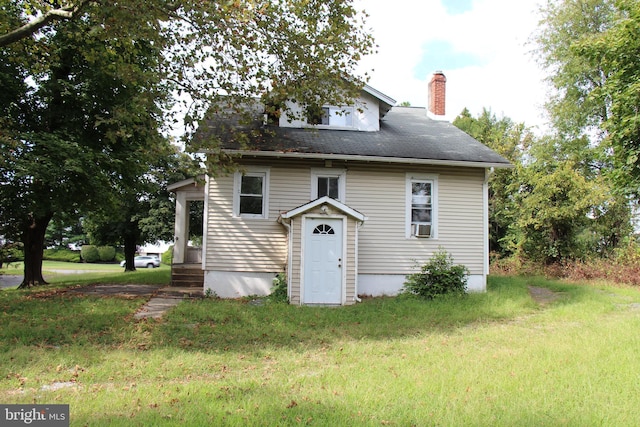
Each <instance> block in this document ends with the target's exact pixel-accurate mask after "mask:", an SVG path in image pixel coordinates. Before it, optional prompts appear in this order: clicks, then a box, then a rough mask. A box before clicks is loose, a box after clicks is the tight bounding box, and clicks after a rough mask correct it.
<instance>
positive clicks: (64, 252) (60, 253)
mask: <svg viewBox="0 0 640 427" xmlns="http://www.w3.org/2000/svg"><path fill="white" fill-rule="evenodd" d="M42 259H43V260H49V261H63V262H81V260H82V259H81V253H80V251H74V250H71V249H45V250H44V254H43V257H42Z"/></svg>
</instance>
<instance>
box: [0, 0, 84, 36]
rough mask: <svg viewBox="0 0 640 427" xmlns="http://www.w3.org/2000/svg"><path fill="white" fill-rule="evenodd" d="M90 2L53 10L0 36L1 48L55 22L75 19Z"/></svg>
mask: <svg viewBox="0 0 640 427" xmlns="http://www.w3.org/2000/svg"><path fill="white" fill-rule="evenodd" d="M88 2H89V0H82V1H79V2H78V3H77V4H75V5H70V6H66V7H63V8H59V9H51V10H49V11H47V12H46V13H43V14H42V16H39V17H37V18H35V19H33V20H32V21H29V22H28V23H26V24H24V25H23V26H22V27H20V28H16V29H15V30H13V31H10V32H9V33H7V34H3V35H0V47H5V46H8V45H10V44H11V43H15V42H17V41H20V40H22V39H24V38H27V37H29V36H31V35H32V34H34V33H35V32H36V31H38V30H40V29H41V28H44V27H46V26H47V25H49V24H50V23H51V22H53V21H61V20H66V19H73V18H75V17H76V16H77V15H78V13H79V12H80V9H82V7H83V6H84V5H85V4H87V3H88Z"/></svg>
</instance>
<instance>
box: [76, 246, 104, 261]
mask: <svg viewBox="0 0 640 427" xmlns="http://www.w3.org/2000/svg"><path fill="white" fill-rule="evenodd" d="M80 254H81V255H82V259H83V260H84V262H98V261H100V253H99V252H98V248H97V247H96V246H93V245H83V246H82V249H81V250H80Z"/></svg>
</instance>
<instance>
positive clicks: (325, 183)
mask: <svg viewBox="0 0 640 427" xmlns="http://www.w3.org/2000/svg"><path fill="white" fill-rule="evenodd" d="M339 179H340V178H338V177H337V176H319V177H318V197H324V196H329V197H331V198H332V199H336V200H337V199H338V197H340V196H339V194H338V184H339Z"/></svg>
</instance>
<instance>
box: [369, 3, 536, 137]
mask: <svg viewBox="0 0 640 427" xmlns="http://www.w3.org/2000/svg"><path fill="white" fill-rule="evenodd" d="M356 6H357V7H358V8H361V9H365V10H366V11H367V12H368V13H369V15H370V17H369V19H368V20H367V23H368V25H369V26H370V27H371V29H372V31H373V34H374V37H375V38H376V42H377V44H378V45H379V52H378V53H377V54H376V55H373V56H371V57H368V58H366V59H365V60H364V61H363V63H362V70H371V69H374V71H373V72H372V73H371V80H370V82H369V84H370V85H371V86H373V87H375V88H376V89H378V90H380V91H381V92H383V93H385V94H386V95H388V96H391V97H392V98H394V99H396V100H397V101H398V102H403V101H408V102H410V103H411V105H414V106H426V104H427V84H428V81H429V80H430V79H431V73H432V72H433V71H435V70H442V71H443V72H444V73H445V75H446V76H447V118H448V119H449V120H453V119H454V118H455V116H456V115H457V114H459V113H460V111H462V109H463V108H464V107H467V108H468V109H469V110H470V111H471V113H472V114H473V115H477V114H478V113H480V112H481V111H482V108H483V107H486V108H490V109H491V110H492V111H493V112H494V113H496V114H497V115H498V116H502V115H504V116H508V117H510V118H512V119H513V120H515V121H517V122H525V123H526V124H527V125H530V126H541V125H542V124H543V122H544V120H543V116H542V114H543V110H542V104H543V103H544V101H545V94H546V87H545V86H544V84H543V83H542V81H541V80H542V72H541V71H540V70H539V68H538V66H537V64H536V63H535V60H534V58H533V56H532V55H531V53H530V51H531V49H532V46H530V45H527V42H528V40H529V39H530V37H531V34H532V32H533V31H534V30H535V29H536V25H537V23H538V20H539V17H538V15H537V10H538V0H518V1H513V0H474V1H473V2H472V8H471V9H470V10H468V11H466V12H464V13H461V14H457V15H448V14H447V13H446V11H445V8H444V7H443V6H442V4H441V3H440V1H439V0H395V1H393V2H389V1H388V0H359V1H357V2H356ZM434 42H444V43H440V44H441V45H444V46H448V47H449V48H450V49H451V50H452V51H453V52H442V55H441V56H442V58H443V62H444V63H442V64H436V63H435V62H437V61H430V62H426V63H425V61H424V60H423V59H424V58H426V55H425V54H429V58H431V57H433V56H434V55H436V56H435V57H436V58H438V55H437V54H438V52H436V51H432V52H425V47H426V46H430V47H431V48H432V49H435V47H434V46H433V43H434ZM445 54H446V55H445ZM456 55H463V56H464V58H465V60H466V61H467V62H468V61H469V58H475V60H474V63H471V64H466V63H465V64H463V65H460V63H459V62H456V63H453V62H451V59H452V56H454V57H455V56H456ZM447 58H448V59H447ZM431 62H434V64H433V66H432V68H431V69H426V68H425V69H424V70H423V69H422V68H424V67H425V66H430V65H432V64H431ZM421 67H422V68H421ZM420 70H422V71H423V73H422V74H424V75H417V72H419V71H420Z"/></svg>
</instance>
